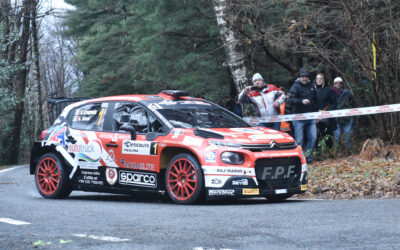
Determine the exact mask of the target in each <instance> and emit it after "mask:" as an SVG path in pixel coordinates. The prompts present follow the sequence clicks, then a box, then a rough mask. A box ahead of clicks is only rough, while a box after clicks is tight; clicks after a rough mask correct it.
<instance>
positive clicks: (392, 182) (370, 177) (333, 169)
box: [301, 145, 400, 199]
mask: <svg viewBox="0 0 400 250" xmlns="http://www.w3.org/2000/svg"><path fill="white" fill-rule="evenodd" d="M376 148H377V147H374V149H376ZM385 151H386V152H390V155H391V157H390V158H388V157H385V156H386V155H387V153H385V154H375V158H372V159H371V160H366V159H365V158H369V157H365V156H366V155H365V154H362V155H361V156H351V157H347V158H341V159H330V160H326V161H321V162H316V163H314V164H311V165H309V166H308V174H309V178H308V186H309V189H308V191H307V192H306V193H305V194H304V195H301V197H306V198H318V199H321V198H322V199H371V198H373V199H376V198H377V199H382V198H384V199H386V198H400V162H399V160H400V145H394V146H389V147H387V148H385ZM364 152H365V151H364ZM370 155H371V154H368V156H370ZM377 156H378V158H377Z"/></svg>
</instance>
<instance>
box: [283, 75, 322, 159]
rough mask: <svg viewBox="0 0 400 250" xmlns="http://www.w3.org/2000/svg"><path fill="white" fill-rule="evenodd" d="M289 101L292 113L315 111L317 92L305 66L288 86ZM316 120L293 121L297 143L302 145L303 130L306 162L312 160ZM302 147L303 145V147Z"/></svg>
mask: <svg viewBox="0 0 400 250" xmlns="http://www.w3.org/2000/svg"><path fill="white" fill-rule="evenodd" d="M289 101H290V103H291V105H292V113H293V114H301V113H308V112H316V111H317V109H318V108H317V94H316V91H315V87H314V85H313V84H312V83H311V81H310V73H309V72H308V71H307V69H305V68H301V69H300V77H299V78H298V79H297V80H296V81H295V82H294V84H293V85H292V87H291V88H290V97H289ZM316 124H317V122H316V120H301V121H293V127H294V137H295V139H296V142H297V144H299V145H300V146H302V147H303V143H304V132H305V133H306V135H305V136H306V137H307V143H306V146H305V149H306V150H305V156H306V160H307V163H311V162H312V153H313V150H314V146H315V141H316V140H317V126H316ZM303 148H304V147H303Z"/></svg>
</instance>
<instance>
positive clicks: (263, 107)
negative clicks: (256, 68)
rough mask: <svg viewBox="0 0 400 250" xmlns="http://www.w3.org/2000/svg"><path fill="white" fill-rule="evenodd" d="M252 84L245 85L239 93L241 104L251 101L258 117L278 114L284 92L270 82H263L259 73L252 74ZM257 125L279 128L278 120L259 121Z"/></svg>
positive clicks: (283, 98) (283, 99)
mask: <svg viewBox="0 0 400 250" xmlns="http://www.w3.org/2000/svg"><path fill="white" fill-rule="evenodd" d="M252 81H253V86H248V87H246V88H245V89H244V90H243V91H242V92H241V93H240V94H239V102H240V103H242V104H245V103H251V104H253V106H254V109H255V110H256V112H257V115H258V116H259V117H260V118H267V117H268V116H272V115H278V114H279V113H280V111H279V107H280V105H281V104H282V103H283V102H284V101H285V99H286V97H285V95H284V93H283V92H282V91H281V90H280V89H279V88H277V87H276V86H275V85H272V84H265V82H264V79H263V77H262V76H261V74H260V73H255V74H254V75H253V79H252ZM258 125H259V126H262V127H268V128H272V129H275V130H279V129H280V125H281V123H280V122H269V123H259V124H258Z"/></svg>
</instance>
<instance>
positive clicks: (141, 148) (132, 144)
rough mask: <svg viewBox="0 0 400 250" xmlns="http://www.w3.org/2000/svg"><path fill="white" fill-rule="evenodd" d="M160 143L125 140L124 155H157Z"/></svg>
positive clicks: (123, 145) (123, 144)
mask: <svg viewBox="0 0 400 250" xmlns="http://www.w3.org/2000/svg"><path fill="white" fill-rule="evenodd" d="M157 151H158V143H157V142H147V141H131V140H124V142H123V143H122V153H123V154H132V155H157V153H158V152H157Z"/></svg>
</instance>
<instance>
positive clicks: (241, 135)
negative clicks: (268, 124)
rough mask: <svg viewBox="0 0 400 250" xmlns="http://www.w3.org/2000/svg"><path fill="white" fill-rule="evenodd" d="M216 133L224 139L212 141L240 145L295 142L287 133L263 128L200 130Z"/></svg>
mask: <svg viewBox="0 0 400 250" xmlns="http://www.w3.org/2000/svg"><path fill="white" fill-rule="evenodd" d="M199 130H202V131H207V132H210V134H211V133H215V134H217V135H219V136H223V137H224V138H223V139H222V138H217V137H218V136H216V137H214V138H212V137H208V138H211V139H212V140H215V139H220V140H221V141H227V142H233V143H239V144H269V143H270V142H271V141H272V140H273V141H275V142H277V143H289V142H294V139H293V137H291V136H290V135H289V134H287V133H282V132H279V131H276V130H272V129H269V128H263V127H249V128H211V129H199Z"/></svg>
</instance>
